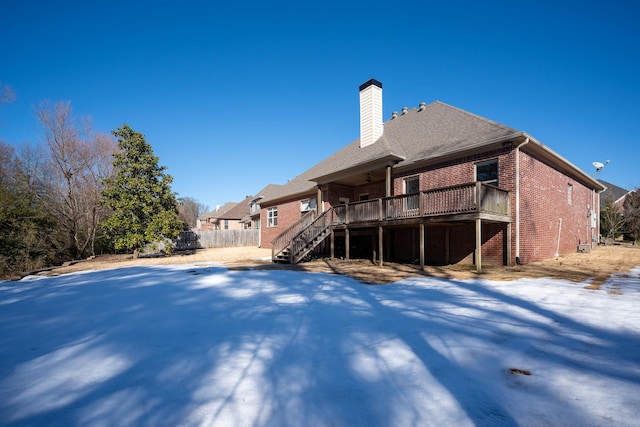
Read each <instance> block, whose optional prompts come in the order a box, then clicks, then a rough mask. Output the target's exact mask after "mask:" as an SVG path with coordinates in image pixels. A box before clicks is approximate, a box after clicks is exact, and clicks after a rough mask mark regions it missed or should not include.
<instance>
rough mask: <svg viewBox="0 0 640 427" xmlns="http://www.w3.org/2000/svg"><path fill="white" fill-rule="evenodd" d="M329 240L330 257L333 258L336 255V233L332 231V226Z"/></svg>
mask: <svg viewBox="0 0 640 427" xmlns="http://www.w3.org/2000/svg"><path fill="white" fill-rule="evenodd" d="M329 240H330V242H331V259H332V260H333V259H334V258H335V256H336V250H335V241H336V233H335V231H333V228H332V229H331V234H330V238H329Z"/></svg>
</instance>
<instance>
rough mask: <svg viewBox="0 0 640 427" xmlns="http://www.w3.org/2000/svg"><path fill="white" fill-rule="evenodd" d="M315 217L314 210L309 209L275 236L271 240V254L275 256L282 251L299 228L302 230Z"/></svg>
mask: <svg viewBox="0 0 640 427" xmlns="http://www.w3.org/2000/svg"><path fill="white" fill-rule="evenodd" d="M315 218H316V211H315V210H311V211H309V212H307V213H305V214H304V215H303V216H302V217H301V218H300V219H299V220H298V221H296V222H295V223H294V224H293V225H292V226H291V227H289V228H287V229H286V230H285V231H283V232H282V233H280V234H279V235H278V236H276V238H275V239H273V240H272V241H271V248H272V249H271V255H272V257H275V256H276V255H278V254H280V252H282V251H284V250H285V249H286V248H287V247H289V245H290V244H291V240H292V239H293V237H294V236H295V235H296V234H298V233H299V232H300V231H301V230H304V229H305V228H307V227H308V226H309V224H311V223H312V222H313V220H314V219H315Z"/></svg>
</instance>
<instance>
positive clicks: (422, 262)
mask: <svg viewBox="0 0 640 427" xmlns="http://www.w3.org/2000/svg"><path fill="white" fill-rule="evenodd" d="M420 270H424V222H421V223H420Z"/></svg>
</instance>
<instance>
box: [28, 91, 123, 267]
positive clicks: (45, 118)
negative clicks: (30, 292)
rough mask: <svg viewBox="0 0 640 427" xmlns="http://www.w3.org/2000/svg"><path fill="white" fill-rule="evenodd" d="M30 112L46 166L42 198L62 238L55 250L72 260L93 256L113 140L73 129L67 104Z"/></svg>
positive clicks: (75, 126)
mask: <svg viewBox="0 0 640 427" xmlns="http://www.w3.org/2000/svg"><path fill="white" fill-rule="evenodd" d="M35 112H36V116H37V118H38V121H39V123H40V125H41V127H42V131H43V139H44V141H45V143H46V145H47V147H48V149H49V150H48V151H49V162H48V164H47V165H46V167H45V168H43V170H42V173H43V174H44V178H45V182H46V183H47V187H48V188H47V193H46V196H45V197H44V198H45V200H46V202H47V205H48V206H49V208H50V209H51V211H52V212H53V214H54V215H55V217H56V219H57V220H58V222H59V223H60V224H61V226H62V227H63V229H64V232H65V234H66V238H65V239H63V241H62V242H60V249H63V250H65V251H66V252H68V255H69V256H70V257H71V258H73V259H75V258H77V257H79V256H80V255H84V254H85V253H86V251H87V248H89V249H90V250H91V251H92V253H93V244H94V240H95V233H96V228H97V224H98V222H99V219H100V215H99V213H100V206H99V205H100V197H99V195H100V192H101V191H102V188H101V185H102V180H103V179H104V178H106V177H107V176H108V174H109V173H110V169H109V168H110V166H109V165H110V164H111V160H112V159H111V156H112V154H113V153H114V152H115V150H116V144H115V140H114V139H112V138H110V137H108V136H106V135H93V134H92V133H91V130H90V127H89V126H88V125H86V124H85V125H84V126H82V125H78V123H79V122H78V120H77V119H75V118H74V117H73V115H72V109H71V104H70V102H57V103H50V102H43V103H41V104H40V105H39V106H38V107H37V108H36V109H35Z"/></svg>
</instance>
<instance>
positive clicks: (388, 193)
mask: <svg viewBox="0 0 640 427" xmlns="http://www.w3.org/2000/svg"><path fill="white" fill-rule="evenodd" d="M386 172H387V173H386V174H385V194H386V197H391V165H387V170H386Z"/></svg>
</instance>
